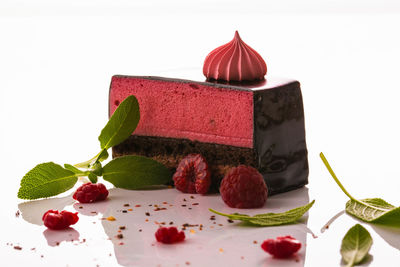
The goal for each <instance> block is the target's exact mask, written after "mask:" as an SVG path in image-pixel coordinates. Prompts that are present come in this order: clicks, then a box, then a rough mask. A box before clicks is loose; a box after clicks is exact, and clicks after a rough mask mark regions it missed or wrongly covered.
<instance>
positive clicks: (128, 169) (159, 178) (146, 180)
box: [103, 156, 171, 189]
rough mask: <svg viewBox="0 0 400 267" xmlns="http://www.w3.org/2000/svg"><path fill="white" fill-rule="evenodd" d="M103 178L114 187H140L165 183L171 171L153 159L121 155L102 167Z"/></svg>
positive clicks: (168, 179)
mask: <svg viewBox="0 0 400 267" xmlns="http://www.w3.org/2000/svg"><path fill="white" fill-rule="evenodd" d="M103 178H104V180H106V181H109V182H110V183H112V184H113V185H114V186H115V187H119V188H125V189H140V188H144V187H147V186H152V185H163V184H165V183H167V182H168V181H170V180H171V173H170V171H169V170H168V169H167V168H166V167H165V166H164V165H162V164H161V163H159V162H157V161H155V160H152V159H149V158H146V157H141V156H123V157H119V158H116V159H114V160H112V161H110V162H109V163H108V164H106V165H105V166H104V167H103Z"/></svg>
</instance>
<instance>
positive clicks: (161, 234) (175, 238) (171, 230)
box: [155, 226, 185, 244]
mask: <svg viewBox="0 0 400 267" xmlns="http://www.w3.org/2000/svg"><path fill="white" fill-rule="evenodd" d="M155 236H156V239H157V241H158V242H161V243H164V244H172V243H176V242H181V241H183V240H185V233H184V232H183V231H180V232H178V229H176V227H174V226H172V227H160V228H158V230H157V232H156V233H155Z"/></svg>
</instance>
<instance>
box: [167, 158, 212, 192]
mask: <svg viewBox="0 0 400 267" xmlns="http://www.w3.org/2000/svg"><path fill="white" fill-rule="evenodd" d="M173 179H174V184H175V187H176V189H178V190H179V191H182V192H183V193H191V194H195V193H198V194H205V193H207V192H208V189H209V188H210V185H211V174H210V171H209V169H208V164H207V162H206V160H205V159H204V158H203V156H201V155H200V154H190V155H188V156H186V157H185V158H183V159H182V160H181V162H180V163H179V165H178V168H176V172H175V174H174V176H173Z"/></svg>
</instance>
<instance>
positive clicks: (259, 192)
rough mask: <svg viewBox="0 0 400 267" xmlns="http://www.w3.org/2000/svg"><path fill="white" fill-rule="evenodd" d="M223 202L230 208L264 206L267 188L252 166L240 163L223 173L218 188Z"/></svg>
mask: <svg viewBox="0 0 400 267" xmlns="http://www.w3.org/2000/svg"><path fill="white" fill-rule="evenodd" d="M219 192H220V193H221V197H222V199H223V200H224V202H225V203H226V204H227V205H228V206H229V207H232V208H239V209H246V208H259V207H262V206H264V204H265V201H266V200H267V196H268V189H267V185H266V184H265V181H264V179H263V177H262V175H261V174H260V173H259V172H258V171H257V170H256V169H254V168H252V167H249V166H245V165H240V166H238V167H235V168H232V169H230V170H229V171H228V173H227V174H226V175H225V177H224V179H223V180H222V182H221V186H220V188H219Z"/></svg>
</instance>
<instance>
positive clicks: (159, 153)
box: [113, 135, 306, 195]
mask: <svg viewBox="0 0 400 267" xmlns="http://www.w3.org/2000/svg"><path fill="white" fill-rule="evenodd" d="M192 153H199V154H201V155H203V157H205V158H206V160H207V162H208V164H209V167H210V169H211V173H212V179H213V188H214V189H215V190H217V189H218V188H219V184H220V182H221V180H222V178H223V177H224V175H225V174H226V172H227V171H228V170H229V169H230V168H232V167H235V166H238V165H240V164H244V165H248V166H252V167H254V168H256V169H258V170H259V171H260V173H261V174H262V175H263V177H264V179H265V180H266V183H267V185H268V189H269V195H273V194H276V193H280V192H286V191H289V190H292V189H295V188H299V187H302V186H303V185H304V184H305V183H306V181H304V180H299V183H296V182H294V183H292V185H291V186H287V185H286V186H285V187H276V186H274V185H273V184H269V179H268V177H269V176H276V175H277V174H278V175H279V171H280V170H279V168H280V166H278V169H275V170H274V167H275V166H274V164H275V165H276V164H277V162H271V164H269V166H270V167H271V168H269V169H265V165H266V164H265V163H264V164H262V165H261V164H260V163H259V162H258V160H257V158H258V155H257V154H256V151H255V149H252V148H243V147H235V146H228V145H220V144H212V143H203V142H197V141H191V140H188V139H175V138H165V137H152V136H137V135H132V136H131V137H130V138H128V139H127V140H126V141H124V142H123V143H121V144H120V145H117V146H115V147H113V157H120V156H124V155H140V156H145V157H149V158H152V159H154V160H157V161H159V162H161V163H162V164H164V165H165V166H166V167H168V168H169V169H171V171H172V173H174V172H175V169H176V167H177V166H178V164H179V162H180V161H181V160H182V158H184V157H185V156H186V155H188V154H192ZM297 156H298V155H297ZM295 157H296V156H295ZM278 163H279V160H278ZM267 165H268V164H267ZM260 166H264V167H262V168H260Z"/></svg>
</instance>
